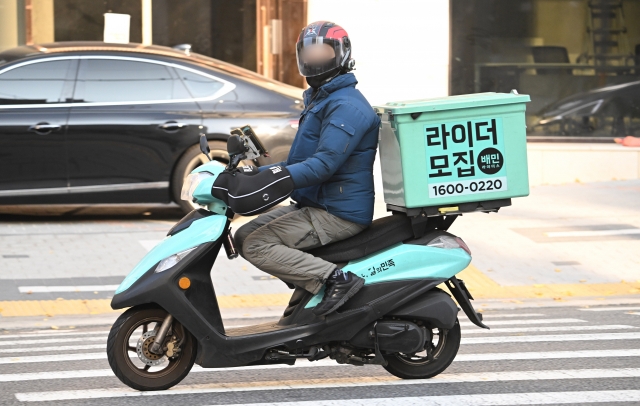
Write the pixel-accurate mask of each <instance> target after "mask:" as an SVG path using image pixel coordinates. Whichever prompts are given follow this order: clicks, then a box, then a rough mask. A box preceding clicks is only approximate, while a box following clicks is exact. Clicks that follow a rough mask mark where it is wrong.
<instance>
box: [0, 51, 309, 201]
mask: <svg viewBox="0 0 640 406" xmlns="http://www.w3.org/2000/svg"><path fill="white" fill-rule="evenodd" d="M301 97H302V89H300V88H296V87H293V86H288V85H285V84H283V83H280V82H277V81H274V80H270V79H267V78H265V77H264V76H261V75H258V74H256V73H254V72H251V71H248V70H245V69H242V68H239V67H237V66H234V65H231V64H228V63H225V62H221V61H219V60H215V59H212V58H208V57H206V56H202V55H198V54H193V53H190V52H189V51H179V50H175V49H172V48H166V47H159V46H142V45H137V44H124V45H120V44H106V43H100V42H67V43H52V44H43V45H31V46H22V47H18V48H13V49H11V50H8V51H5V52H2V53H0V204H27V203H28V204H54V203H55V204H70V203H73V204H75V203H143V202H170V201H175V202H177V203H179V204H180V205H181V206H182V207H183V208H184V209H185V210H191V209H192V206H191V205H190V204H189V203H187V202H183V201H181V200H180V190H181V187H182V183H183V179H184V177H185V176H186V175H187V174H189V172H191V170H193V169H194V168H195V167H196V166H198V165H200V164H201V163H202V162H203V160H205V159H206V158H205V157H204V156H203V155H202V154H201V153H200V150H199V148H198V141H199V134H200V133H205V134H206V135H207V138H208V140H209V143H210V147H211V151H212V155H213V157H214V159H216V160H219V161H221V162H226V160H227V158H228V157H227V153H226V140H227V138H228V136H229V132H230V130H232V129H234V128H237V127H241V126H243V125H246V124H249V125H251V126H252V127H253V129H254V130H255V132H256V133H257V134H258V136H259V137H260V139H261V140H262V141H263V143H264V144H265V147H266V148H267V149H268V150H269V152H270V157H268V158H260V159H259V160H258V162H255V164H256V165H265V164H269V163H272V162H279V161H283V160H285V159H286V157H287V153H288V151H289V147H290V145H291V142H292V141H293V138H294V136H295V133H296V129H297V126H298V118H299V115H300V111H301V109H302V102H301Z"/></svg>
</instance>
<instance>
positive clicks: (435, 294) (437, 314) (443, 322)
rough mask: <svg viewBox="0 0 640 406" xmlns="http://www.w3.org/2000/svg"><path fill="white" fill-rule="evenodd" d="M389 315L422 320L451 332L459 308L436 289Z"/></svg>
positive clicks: (447, 296) (446, 295)
mask: <svg viewBox="0 0 640 406" xmlns="http://www.w3.org/2000/svg"><path fill="white" fill-rule="evenodd" d="M387 315H388V316H393V317H398V318H400V319H404V320H421V321H423V322H425V323H426V324H428V325H429V326H432V327H437V328H442V329H447V330H450V329H452V328H453V326H454V325H455V324H456V319H457V317H458V306H456V304H455V302H454V301H453V299H451V296H449V295H448V294H447V293H445V292H444V291H442V290H440V289H438V288H434V289H432V290H430V291H428V292H427V293H425V294H424V295H421V296H419V297H417V298H415V299H413V300H411V301H410V302H408V303H405V304H404V305H402V306H400V307H398V308H396V309H393V310H392V311H391V312H390V313H388V314H387Z"/></svg>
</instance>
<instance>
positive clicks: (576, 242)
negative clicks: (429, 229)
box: [0, 180, 640, 325]
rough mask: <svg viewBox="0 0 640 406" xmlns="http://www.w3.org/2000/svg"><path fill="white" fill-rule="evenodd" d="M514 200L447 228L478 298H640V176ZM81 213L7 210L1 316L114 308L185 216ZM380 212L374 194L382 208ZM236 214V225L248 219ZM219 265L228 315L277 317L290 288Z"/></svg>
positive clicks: (538, 190) (230, 264) (1, 225)
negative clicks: (465, 249)
mask: <svg viewBox="0 0 640 406" xmlns="http://www.w3.org/2000/svg"><path fill="white" fill-rule="evenodd" d="M513 203H514V204H513V206H512V207H507V208H503V209H502V210H501V211H500V212H499V213H497V214H496V213H492V214H481V213H479V214H469V215H465V216H463V217H461V218H459V219H457V220H456V222H455V223H454V224H453V226H452V227H451V229H450V231H451V232H452V233H454V234H456V235H458V236H460V237H462V238H463V239H464V240H465V241H466V242H467V244H468V245H469V247H470V248H471V250H472V252H473V262H472V266H470V267H469V268H468V269H467V270H465V271H463V272H462V273H461V274H460V278H461V279H463V280H465V282H466V284H467V286H468V287H469V289H470V291H471V293H472V294H473V295H474V297H475V298H476V306H478V307H479V308H482V307H483V306H482V304H485V302H486V303H488V304H491V303H493V304H492V305H491V306H495V305H497V304H499V303H504V304H512V305H525V304H526V303H530V302H531V303H533V302H535V304H534V305H536V306H539V305H545V303H546V304H549V305H561V304H571V303H586V302H584V300H586V299H589V300H591V301H596V302H597V301H606V302H607V303H610V302H612V301H615V300H619V301H622V302H624V303H627V302H635V300H636V298H637V299H640V181H638V180H632V181H612V182H600V183H590V184H583V183H573V184H566V185H557V186H536V187H533V188H532V190H531V195H530V196H529V197H527V198H520V199H514V202H513ZM12 210H13V211H12ZM20 210H24V209H23V208H0V213H16V212H19V211H20ZM114 210H115V211H117V212H118V213H119V214H118V215H112V213H113V211H114ZM52 212H55V210H52ZM83 212H84V215H80V216H78V215H76V216H64V217H56V216H53V217H51V216H49V217H44V218H39V217H24V216H20V217H15V216H11V215H7V214H0V216H1V217H0V325H2V324H4V322H5V321H7V322H8V321H9V320H10V319H12V318H14V317H18V316H22V317H24V316H38V317H46V318H49V317H53V316H55V317H59V316H61V315H92V314H103V313H108V312H111V309H110V307H109V302H110V297H111V295H112V294H113V291H114V290H115V287H116V286H117V285H118V284H119V283H120V281H121V280H122V278H123V277H124V276H125V275H126V274H127V273H128V271H129V270H130V269H131V268H133V266H134V265H135V264H136V263H137V261H138V260H139V259H140V258H141V257H142V256H143V255H144V254H145V253H146V252H147V250H148V249H150V248H151V247H152V246H153V245H154V244H156V243H157V242H158V241H160V240H161V239H162V238H164V236H165V235H166V232H167V231H168V230H169V229H170V228H171V226H172V225H173V224H174V223H175V222H176V221H177V220H178V219H179V218H180V216H181V214H180V213H179V211H178V210H177V209H176V208H175V207H172V206H153V207H146V206H140V207H138V206H136V207H129V208H115V209H114V208H108V209H104V208H102V209H100V208H96V207H92V208H85V209H83V208H79V209H77V213H80V214H82V213H83ZM92 213H93V214H92ZM96 213H98V214H99V216H97V217H96V216H95V214H96ZM384 215H386V211H385V208H384V204H383V203H382V202H380V201H378V202H377V206H376V217H381V216H384ZM239 220H240V221H234V225H233V228H234V229H237V227H238V226H239V225H241V222H244V221H247V220H248V219H239ZM211 275H212V279H213V280H214V286H215V289H216V293H217V294H218V298H219V302H220V307H221V309H222V312H223V316H230V317H233V318H235V317H262V316H263V315H278V314H279V313H280V312H281V311H282V310H283V308H284V306H285V305H286V303H287V302H288V298H289V296H290V295H291V291H290V290H289V289H288V288H287V287H286V286H285V284H284V283H282V282H280V281H279V280H277V279H273V278H271V277H269V275H267V274H265V273H263V272H261V271H259V270H258V269H256V268H254V267H253V266H251V265H250V264H249V263H247V262H246V261H244V260H243V259H242V258H238V259H236V260H233V261H229V260H228V259H227V258H226V256H225V255H224V253H221V255H220V257H219V259H218V261H216V264H215V266H214V268H213V270H212V274H211ZM532 301H533V302H532ZM485 307H486V306H485Z"/></svg>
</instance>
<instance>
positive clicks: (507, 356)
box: [0, 349, 640, 382]
mask: <svg viewBox="0 0 640 406" xmlns="http://www.w3.org/2000/svg"><path fill="white" fill-rule="evenodd" d="M60 355H65V354H55V355H52V356H50V358H47V357H49V356H44V357H34V358H33V359H31V360H27V361H16V363H18V362H47V361H50V362H57V361H65V359H60V358H61V357H60ZM80 355H85V354H80ZM86 355H90V356H92V357H91V358H74V359H68V360H66V361H79V360H84V359H103V358H107V354H106V353H90V354H86ZM617 357H640V349H622V350H601V351H591V350H585V351H546V352H506V353H486V354H458V355H457V356H456V358H455V360H454V362H456V363H457V362H477V361H513V360H541V359H571V358H617ZM36 358H39V359H36ZM340 366H349V365H348V364H338V363H337V362H335V361H333V360H320V361H313V362H310V361H307V360H305V359H300V360H298V361H297V362H296V363H295V364H294V365H284V364H275V365H254V366H247V367H233V368H202V367H200V366H198V365H194V366H193V369H192V370H191V373H194V372H224V371H243V370H247V371H248V370H254V369H280V368H283V369H285V368H292V367H295V368H312V367H340ZM83 374H85V375H83ZM87 374H88V375H87ZM83 376H113V372H111V370H110V369H104V370H100V369H96V370H79V371H76V370H71V371H56V374H55V375H51V374H50V373H49V372H26V373H18V374H4V375H0V382H13V381H30V380H40V379H67V378H78V377H79V378H81V377H83Z"/></svg>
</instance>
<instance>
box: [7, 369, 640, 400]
mask: <svg viewBox="0 0 640 406" xmlns="http://www.w3.org/2000/svg"><path fill="white" fill-rule="evenodd" d="M637 377H640V368H612V369H575V370H549V371H501V372H480V373H459V374H441V375H438V376H436V377H433V378H431V379H407V380H402V379H398V378H393V379H384V378H381V377H379V376H377V377H354V378H349V379H348V380H345V379H344V378H331V379H309V380H289V381H262V382H250V383H249V384H247V383H245V382H239V383H221V384H204V385H185V386H177V387H175V388H173V389H169V390H166V391H153V392H139V391H135V390H133V389H121V388H106V389H84V390H68V391H47V392H28V393H16V394H15V397H16V399H17V400H19V401H21V402H41V401H60V400H80V399H99V398H117V397H139V396H166V395H186V394H203V393H224V392H252V391H273V390H291V389H319V388H333V389H335V388H353V387H366V386H377V387H379V386H404V385H421V384H439V383H469V382H505V381H534V380H567V379H612V378H637ZM638 392H640V391H638Z"/></svg>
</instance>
